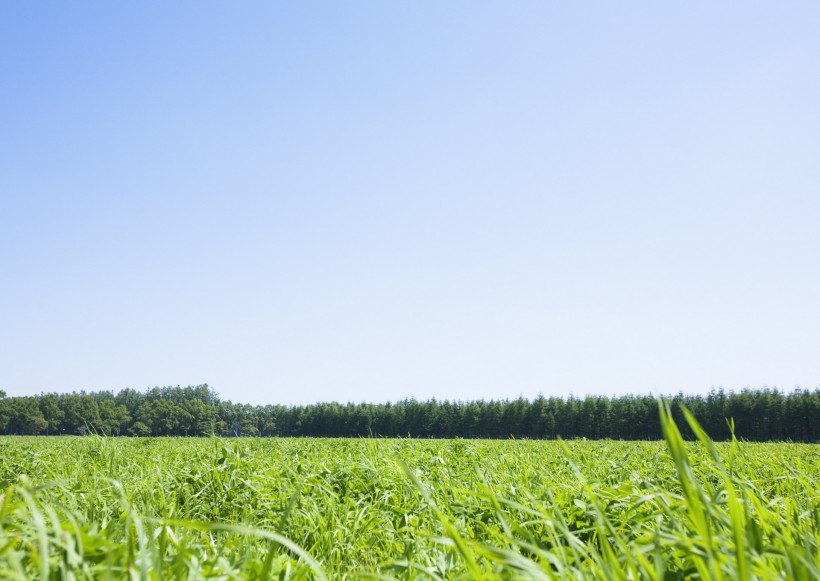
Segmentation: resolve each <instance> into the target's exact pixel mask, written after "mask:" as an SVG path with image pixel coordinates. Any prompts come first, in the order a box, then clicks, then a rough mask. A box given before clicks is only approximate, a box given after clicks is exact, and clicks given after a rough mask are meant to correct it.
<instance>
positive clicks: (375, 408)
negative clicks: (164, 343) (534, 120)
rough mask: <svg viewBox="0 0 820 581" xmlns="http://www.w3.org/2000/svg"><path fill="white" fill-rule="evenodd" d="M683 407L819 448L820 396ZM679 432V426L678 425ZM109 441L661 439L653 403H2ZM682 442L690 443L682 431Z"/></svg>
mask: <svg viewBox="0 0 820 581" xmlns="http://www.w3.org/2000/svg"><path fill="white" fill-rule="evenodd" d="M669 400H670V403H671V404H672V410H673V414H674V415H675V417H676V419H677V420H681V419H682V410H681V406H680V404H683V405H684V406H685V407H686V408H688V409H689V410H690V411H691V412H692V414H693V415H694V416H695V417H696V418H697V419H698V421H700V423H701V424H702V425H703V427H704V428H705V429H706V431H707V433H709V434H710V435H711V436H712V437H713V438H714V439H716V440H726V439H729V438H731V435H732V431H733V430H734V434H735V435H736V436H737V437H738V438H741V439H745V440H750V441H795V442H818V441H820V389H815V390H813V391H811V390H807V389H795V390H794V391H792V392H789V393H785V392H782V391H779V390H777V389H769V388H765V389H757V390H752V389H744V390H742V391H740V392H733V391H728V392H727V391H724V390H722V389H721V390H713V391H711V392H710V393H709V394H708V395H706V396H699V395H684V394H678V395H676V396H674V397H671V398H669ZM678 423H679V425H681V426H685V425H686V422H683V421H679V422H678ZM87 433H96V434H102V435H114V436H210V435H217V436H226V437H232V436H261V437H270V436H314V437H370V436H372V437H414V438H455V437H461V438H531V439H554V438H558V437H560V438H564V439H574V438H587V439H606V438H610V439H620V440H656V439H660V438H662V433H661V426H660V421H659V417H658V402H657V399H656V398H655V397H653V396H648V395H624V396H615V397H603V396H598V397H592V396H587V397H583V398H579V397H574V396H569V397H567V398H560V397H549V398H547V397H543V396H539V397H537V398H535V399H533V400H529V399H525V398H523V397H521V398H518V399H513V400H508V399H505V400H490V401H485V400H479V401H467V402H461V401H459V402H453V401H438V400H436V399H430V400H427V401H417V400H415V399H405V400H402V401H399V402H395V403H380V404H373V403H346V404H341V403H336V402H332V403H316V404H311V405H302V406H285V405H249V404H243V403H232V402H231V401H224V400H222V399H220V398H219V396H218V394H217V393H216V391H214V390H213V389H212V388H211V387H209V386H208V385H207V384H204V385H198V386H188V387H179V386H176V387H154V388H152V389H148V390H146V391H144V392H141V391H138V390H135V389H124V390H122V391H120V392H118V393H114V392H112V391H99V392H94V393H86V392H84V391H80V392H73V393H66V394H58V393H43V394H40V395H35V396H23V397H6V394H5V393H4V392H2V391H0V434H5V435H45V436H49V435H66V434H70V435H83V434H87ZM683 435H684V437H686V438H689V439H691V438H692V437H693V434H692V433H691V432H688V431H686V430H684V434H683Z"/></svg>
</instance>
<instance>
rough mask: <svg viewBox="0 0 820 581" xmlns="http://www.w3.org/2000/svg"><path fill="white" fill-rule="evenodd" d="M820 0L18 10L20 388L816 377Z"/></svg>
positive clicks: (6, 199) (10, 38)
mask: <svg viewBox="0 0 820 581" xmlns="http://www.w3.org/2000/svg"><path fill="white" fill-rule="evenodd" d="M818 31H820V3H817V2H786V3H777V4H774V3H771V2H721V3H707V2H697V3H677V4H671V3H658V2H639V3H638V2H626V3H617V5H616V4H614V3H610V4H604V3H600V4H597V5H593V4H590V3H558V2H513V3H510V2H496V3H489V2H430V1H425V2H407V3H395V2H376V1H372V2H345V3H339V2H335V3H332V2H326V3H320V2H290V3H273V2H269V3H265V2H239V3H238V2H232V3H217V2H170V3H169V2H139V3H112V2H70V3H66V2H62V3H59V2H36V3H33V2H16V3H6V4H4V5H3V6H2V7H0V389H3V390H5V391H6V392H7V393H8V394H9V395H27V394H35V393H39V392H42V391H47V392H50V391H58V392H65V391H72V390H81V389H85V390H91V391H96V390H100V389H111V390H114V391H117V390H120V389H122V388H125V387H131V388H135V389H139V390H142V389H145V388H149V387H152V386H157V385H159V386H163V385H189V384H191V385H195V384H200V383H205V382H207V383H208V384H209V385H211V386H212V387H213V388H214V389H215V390H216V391H218V392H219V394H220V395H221V397H222V398H224V399H230V400H233V401H244V402H249V403H286V404H294V403H311V402H316V401H328V400H336V401H374V402H381V401H395V400H399V399H403V398H406V397H416V398H419V399H427V398H429V397H437V398H439V399H461V400H466V399H476V398H486V399H489V398H496V399H497V398H507V397H510V398H514V397H517V396H519V395H523V396H525V397H534V396H536V395H537V394H539V393H543V394H544V395H547V396H551V395H561V396H566V395H568V394H569V393H570V392H572V393H574V394H575V395H584V394H588V393H591V394H603V395H616V394H623V393H646V392H652V393H675V392H678V391H684V392H687V393H705V392H707V391H708V390H709V389H710V388H713V387H721V386H722V387H725V388H727V389H740V388H743V387H762V386H771V387H778V388H781V389H784V390H787V391H790V390H791V389H793V388H794V387H795V386H802V387H808V388H815V387H817V386H818V385H820V268H818V265H819V264H820V34H818Z"/></svg>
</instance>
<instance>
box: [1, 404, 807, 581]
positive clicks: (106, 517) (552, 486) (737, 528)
mask: <svg viewBox="0 0 820 581" xmlns="http://www.w3.org/2000/svg"><path fill="white" fill-rule="evenodd" d="M667 418H668V416H667V415H665V414H662V421H664V428H665V433H666V441H661V442H620V441H596V442H593V441H570V442H556V441H514V440H507V441H489V440H475V441H473V440H367V439H358V440H351V439H344V440H329V439H230V440H222V439H216V438H214V439H170V438H169V439H139V438H137V439H129V438H121V439H114V438H103V437H96V436H86V437H72V438H36V437H35V438H25V437H7V438H2V439H0V459H1V460H0V485H2V487H3V496H2V497H0V578H19V579H30V578H42V579H75V578H76V579H85V578H102V579H106V578H112V579H118V578H125V577H129V576H130V577H131V578H135V579H200V578H219V579H245V578H288V579H302V578H307V579H310V578H319V579H321V578H329V579H337V578H367V577H369V578H398V579H412V578H420V579H425V578H432V579H438V578H465V579H466V578H470V579H475V578H500V579H512V578H528V579H529V578H531V579H541V578H544V579H546V578H589V577H599V578H607V579H630V578H634V579H664V578H676V577H684V576H685V577H693V576H698V577H700V578H740V579H746V578H782V577H788V578H797V579H808V578H814V579H817V578H820V549H819V547H820V491H819V490H818V489H820V480H818V475H819V474H820V446H816V445H806V444H788V443H778V444H749V443H737V442H734V443H720V444H712V443H711V442H710V441H709V440H708V439H707V438H705V436H703V439H702V441H699V442H694V443H684V442H683V441H682V440H681V439H680V436H679V434H678V432H677V430H676V428H675V426H674V425H673V424H671V422H670V421H669V420H668V419H667Z"/></svg>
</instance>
